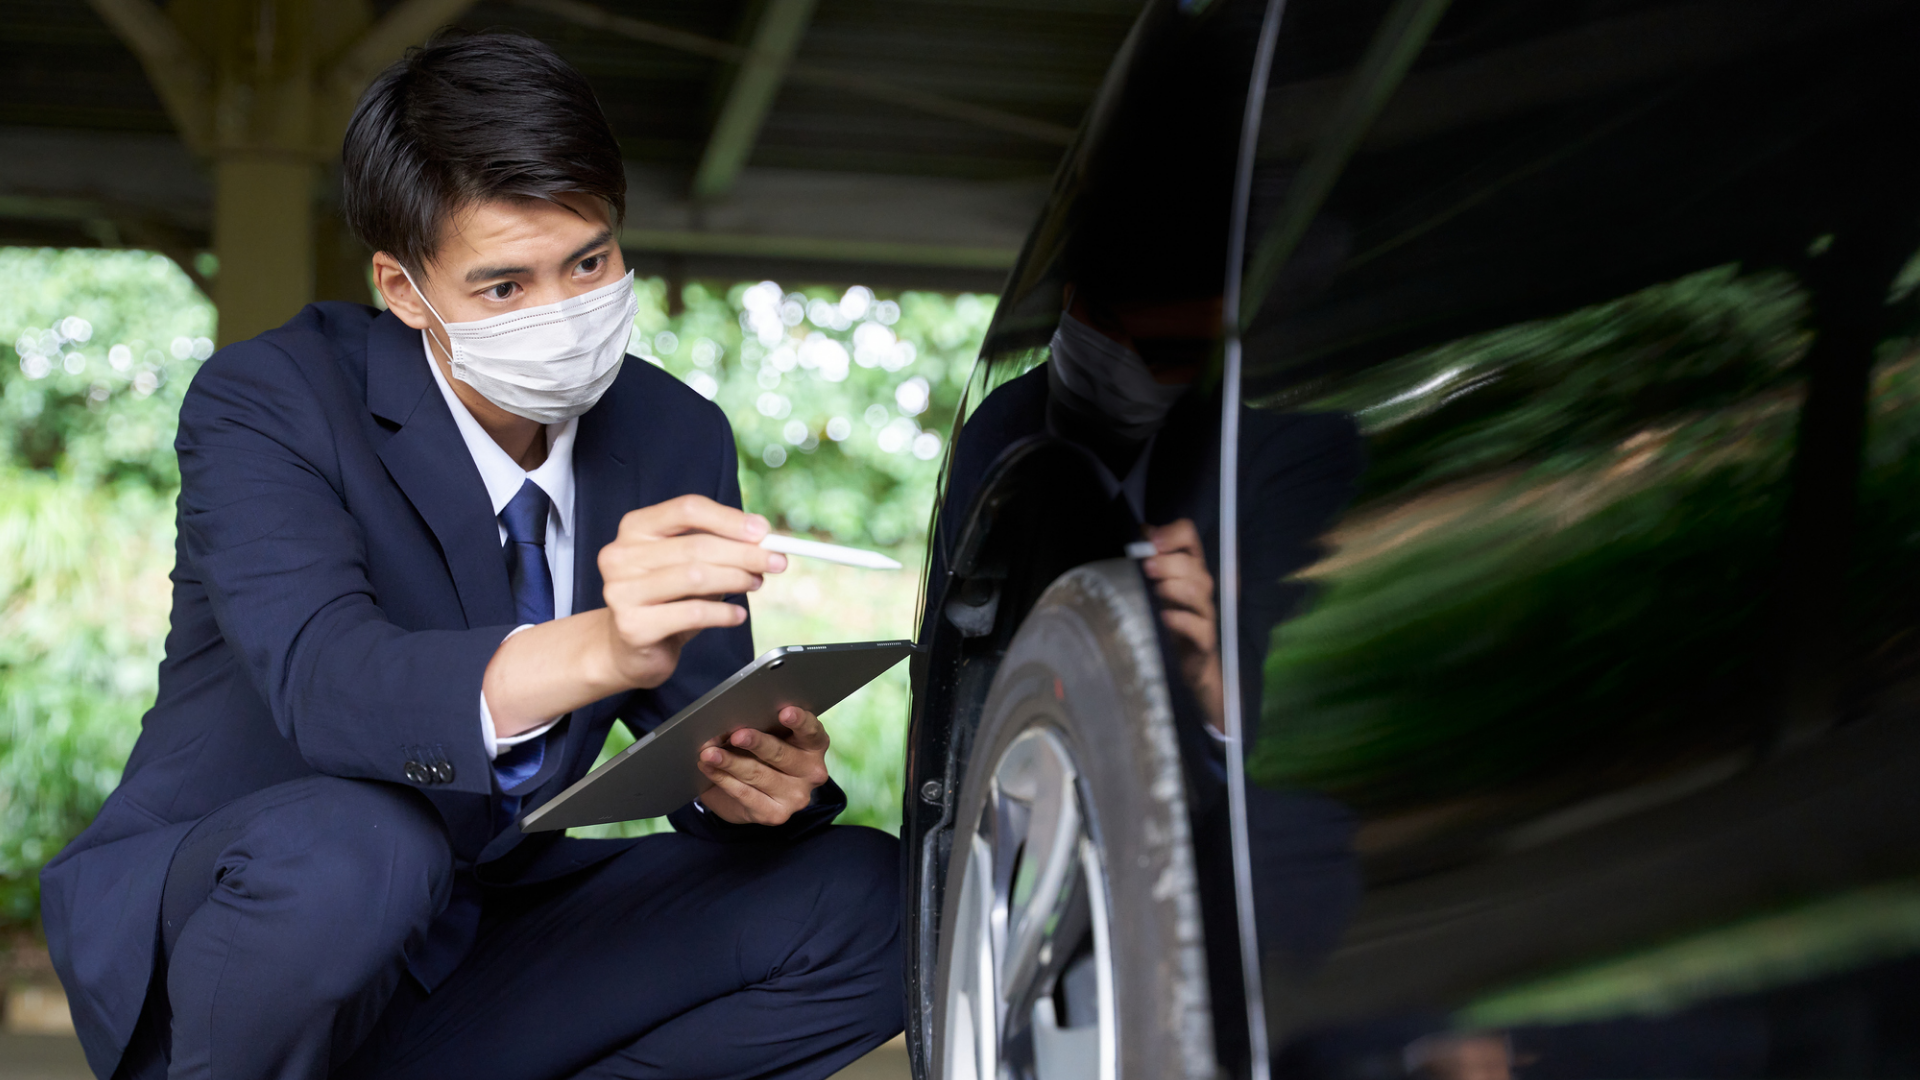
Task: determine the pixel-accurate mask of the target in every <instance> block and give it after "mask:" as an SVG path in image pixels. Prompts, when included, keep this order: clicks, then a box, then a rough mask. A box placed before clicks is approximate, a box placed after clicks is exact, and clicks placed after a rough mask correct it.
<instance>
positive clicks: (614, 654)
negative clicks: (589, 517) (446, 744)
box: [481, 495, 787, 737]
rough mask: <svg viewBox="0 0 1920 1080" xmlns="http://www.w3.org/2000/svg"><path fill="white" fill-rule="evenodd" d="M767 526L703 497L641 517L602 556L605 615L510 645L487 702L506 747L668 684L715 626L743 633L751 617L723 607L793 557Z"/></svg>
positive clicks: (500, 657)
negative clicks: (771, 546) (577, 714)
mask: <svg viewBox="0 0 1920 1080" xmlns="http://www.w3.org/2000/svg"><path fill="white" fill-rule="evenodd" d="M766 535H767V519H766V518H763V517H761V516H760V515H758V514H748V513H745V512H743V511H740V510H735V509H734V508H733V507H731V506H724V505H722V504H720V503H717V502H714V501H713V500H712V499H708V498H703V497H701V496H699V495H682V496H681V497H679V498H677V499H672V500H670V501H668V502H663V503H660V504H659V505H657V506H649V507H647V508H645V509H643V510H635V511H633V512H632V513H630V514H628V515H627V516H626V517H624V518H621V519H620V532H619V534H618V536H617V537H616V538H615V539H614V541H613V543H611V544H608V545H607V546H606V547H604V548H601V549H600V578H601V582H602V588H601V597H602V599H604V600H605V601H606V607H603V608H595V609H594V610H592V611H584V612H580V613H578V614H575V615H570V616H568V617H567V618H564V619H555V620H553V621H552V622H549V623H542V624H540V625H539V626H536V627H533V628H532V629H530V630H527V631H525V632H524V633H519V634H515V635H513V636H512V637H509V638H507V640H506V641H504V642H502V643H501V644H500V648H499V649H498V650H496V651H495V652H494V654H493V660H492V661H491V662H489V663H488V664H487V673H486V677H485V679H484V680H483V682H482V684H481V685H482V692H483V693H485V694H486V698H487V711H488V712H489V713H490V714H491V715H492V717H493V730H494V734H495V735H497V736H500V737H508V736H513V735H518V734H520V733H521V732H525V731H532V730H533V729H535V728H537V727H539V726H540V725H542V724H545V723H548V722H550V721H551V720H553V718H554V717H556V716H560V715H561V714H563V713H567V712H570V711H572V710H574V709H577V708H579V707H580V706H582V705H586V704H588V703H590V702H594V701H598V700H600V699H601V698H604V697H610V696H612V695H614V694H618V693H621V692H623V691H627V690H634V689H643V688H651V687H655V686H659V685H660V684H661V683H663V682H665V681H667V679H668V677H669V676H671V675H672V674H673V669H674V668H675V667H676V666H678V665H679V663H680V649H681V647H682V646H684V645H686V643H687V642H688V641H689V640H690V639H692V637H693V635H695V634H697V633H699V632H700V631H702V630H704V629H706V628H708V627H710V626H739V625H740V624H741V623H742V622H745V621H746V618H747V610H746V608H744V607H741V606H740V605H738V604H729V603H727V602H726V601H725V600H723V599H721V598H722V597H724V596H728V595H730V594H733V593H743V592H752V591H753V590H755V589H758V588H759V587H760V584H761V581H762V580H763V577H764V575H766V574H777V573H779V572H780V571H782V570H785V569H786V568H787V557H786V556H785V555H780V554H776V553H775V552H771V551H767V550H765V549H763V548H761V547H760V546H759V541H760V539H761V538H762V537H764V536H766Z"/></svg>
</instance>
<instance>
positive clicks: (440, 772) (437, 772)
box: [433, 761, 453, 784]
mask: <svg viewBox="0 0 1920 1080" xmlns="http://www.w3.org/2000/svg"><path fill="white" fill-rule="evenodd" d="M433 778H434V780H436V781H438V782H439V783H442V784H451V783H453V762H451V761H441V762H436V763H435V764H434V766H433Z"/></svg>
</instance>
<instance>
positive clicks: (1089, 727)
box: [932, 560, 1215, 1080]
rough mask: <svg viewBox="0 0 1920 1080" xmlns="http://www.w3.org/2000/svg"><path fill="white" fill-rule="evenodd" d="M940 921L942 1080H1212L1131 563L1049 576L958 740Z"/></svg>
mask: <svg viewBox="0 0 1920 1080" xmlns="http://www.w3.org/2000/svg"><path fill="white" fill-rule="evenodd" d="M956 810H957V814H956V816H955V818H954V821H955V826H954V830H955V831H954V837H953V849H952V851H953V854H952V858H951V862H950V864H949V867H948V873H947V888H946V890H945V892H944V895H943V898H942V902H941V912H940V919H939V923H938V925H939V927H940V943H939V953H938V956H939V961H938V963H939V966H938V970H937V972H936V975H935V979H936V985H937V989H936V996H935V1001H934V1009H933V1020H934V1027H935V1030H934V1032H933V1040H932V1043H933V1045H932V1051H933V1054H932V1064H933V1072H934V1075H935V1076H936V1077H939V1078H940V1080H1003V1078H1023V1080H1024V1078H1031V1080H1082V1078H1084V1080H1113V1078H1116V1077H1123V1076H1137V1077H1178V1078H1191V1080H1211V1078H1212V1077H1213V1076H1214V1074H1215V1069H1214V1056H1213V1035H1212V1026H1211V1017H1210V1014H1209V1012H1208V995H1207V979H1206V960H1205V955H1204V952H1203V940H1202V928H1201V916H1200V901H1199V895H1198V891H1197V882H1196V880H1195V876H1194V868H1193V848H1192V843H1191V833H1190V827H1189V821H1188V812H1187V801H1186V784H1185V782H1184V780H1183V778H1182V772H1181V763H1180V755H1179V750H1178V747H1177V745H1176V740H1175V736H1174V729H1173V710H1172V707H1171V704H1170V702H1169V699H1168V695H1167V685H1166V679H1165V673H1164V671H1163V669H1162V664H1161V660H1160V650H1159V646H1158V644H1157V643H1156V639H1155V632H1154V614H1153V609H1152V605H1151V604H1150V603H1149V601H1148V597H1147V593H1146V589H1145V586H1144V584H1143V583H1142V581H1141V578H1140V574H1139V571H1138V569H1137V568H1135V567H1134V566H1133V564H1132V563H1130V562H1128V561H1126V560H1113V561H1110V562H1101V563H1093V564H1089V565H1086V566H1082V567H1079V568H1077V569H1074V570H1072V571H1069V572H1068V573H1066V574H1064V575H1062V576H1061V577H1060V578H1059V579H1058V580H1056V581H1055V582H1054V583H1053V584H1052V585H1051V586H1049V587H1048V589H1047V591H1046V592H1045V593H1044V594H1043V595H1042V596H1041V598H1040V600H1039V601H1038V603H1036V604H1035V606H1034V608H1033V610H1032V611H1031V612H1030V613H1029V614H1028V616H1027V618H1026V620H1025V621H1024V622H1023V623H1022V625H1021V628H1020V630H1019V632H1018V633H1017V634H1015V636H1014V638H1013V640H1012V642H1011V643H1010V645H1009V647H1008V650H1007V654H1006V657H1005V659H1004V661H1003V662H1002V663H1001V665H1000V668H999V671H998V673H997V674H996V676H995V679H994V682H993V686H992V689H991V690H990V692H989V694H988V696H987V701H986V704H985V707H984V709H983V710H982V713H981V722H980V726H979V728H978V729H977V731H976V732H975V733H974V736H973V739H972V741H971V749H970V751H969V753H968V755H967V761H966V767H965V770H964V773H963V780H962V783H961V789H960V793H959V797H958V801H957V803H956Z"/></svg>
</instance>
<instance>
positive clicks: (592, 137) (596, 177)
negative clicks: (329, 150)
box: [341, 31, 627, 272]
mask: <svg viewBox="0 0 1920 1080" xmlns="http://www.w3.org/2000/svg"><path fill="white" fill-rule="evenodd" d="M341 183H342V187H343V189H344V190H343V191H342V198H341V209H342V211H343V212H344V214H345V216H346V219H347V225H348V227H350V228H351V229H353V231H354V233H355V235H357V236H359V237H360V240H361V242H363V243H365V244H366V245H367V246H368V247H369V248H372V249H373V250H374V251H384V252H387V253H388V254H390V255H392V256H394V257H395V258H397V259H399V260H400V262H401V263H402V264H403V265H405V266H406V267H407V268H408V269H409V270H413V271H416V272H417V271H420V270H422V269H424V267H425V266H426V264H427V263H428V262H429V261H430V260H431V259H432V258H433V256H434V253H435V252H436V251H437V250H439V245H440V238H441V230H442V229H443V228H444V227H445V225H446V223H447V221H448V219H449V218H450V217H451V216H452V215H453V213H454V212H455V211H457V210H459V209H461V208H462V207H465V206H468V205H471V204H473V203H476V202H483V201H487V200H490V199H502V198H509V199H510V198H529V199H552V198H553V197H554V196H555V195H559V194H562V193H565V192H574V193H579V194H582V195H589V196H592V197H594V198H597V199H600V200H602V201H603V202H605V203H606V204H607V208H608V213H609V216H610V217H611V218H612V220H613V223H614V225H615V227H616V228H617V227H618V226H619V223H620V221H621V219H622V218H624V217H625V215H626V208H627V178H626V172H625V170H624V169H623V168H622V166H621V162H620V145H619V143H618V142H617V141H616V140H615V139H614V137H613V129H612V128H611V127H610V126H608V124H607V118H606V116H605V114H603V113H602V112H601V111H600V102H599V101H598V100H597V99H595V98H594V96H593V90H592V88H590V87H589V86H588V85H587V80H586V78H585V77H584V76H582V75H581V74H580V73H579V72H578V71H575V70H574V69H573V67H572V66H571V65H569V64H568V63H567V62H566V61H565V60H562V59H560V57H559V56H558V55H557V54H556V53H554V51H553V50H552V49H550V48H548V47H547V46H546V45H545V44H543V43H541V42H540V41H538V40H536V39H534V38H531V37H528V36H527V35H525V34H520V33H514V32H510V31H487V32H485V33H477V34H470V33H464V32H459V31H443V32H441V33H440V34H439V35H436V36H435V37H434V39H433V40H432V41H430V42H428V43H427V44H426V45H424V46H417V47H415V48H411V49H408V50H407V54H406V56H405V57H404V58H403V59H401V60H400V61H399V62H397V63H395V64H394V65H393V66H392V67H389V68H388V69H387V70H386V71H384V72H381V74H380V77H379V78H377V79H375V80H374V81H373V85H371V86H369V87H368V88H367V92H366V93H365V94H364V95H362V96H361V98H360V104H359V106H358V107H356V108H355V109H354V112H353V119H352V120H351V121H349V122H348V124H347V136H346V142H345V145H344V146H343V147H342V148H341Z"/></svg>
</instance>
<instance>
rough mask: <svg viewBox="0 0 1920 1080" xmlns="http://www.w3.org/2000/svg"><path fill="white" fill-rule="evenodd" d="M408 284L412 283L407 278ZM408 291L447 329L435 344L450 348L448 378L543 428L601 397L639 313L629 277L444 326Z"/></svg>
mask: <svg viewBox="0 0 1920 1080" xmlns="http://www.w3.org/2000/svg"><path fill="white" fill-rule="evenodd" d="M400 272H401V273H403V274H406V273H407V271H406V268H405V267H401V269H400ZM407 282H408V283H409V284H413V275H412V274H407ZM413 291H414V292H415V293H417V294H418V295H419V297H420V301H421V302H422V303H424V304H426V305H427V310H428V311H432V312H433V317H434V318H436V319H440V325H441V326H442V327H444V328H445V329H446V332H447V340H446V341H445V342H443V343H442V344H444V345H447V346H449V350H448V351H449V354H450V356H451V358H452V361H453V377H454V378H456V379H459V380H460V381H461V382H463V383H466V384H467V385H468V386H471V387H473V388H474V389H475V390H478V391H480V395H481V396H482V397H484V398H486V399H487V400H488V401H491V402H493V403H494V404H495V405H498V406H500V407H501V408H502V409H505V410H507V411H508V412H510V413H512V414H514V415H515V416H524V417H526V418H527V419H528V420H533V421H537V422H539V423H542V424H558V423H560V422H562V421H564V420H571V419H572V418H574V417H576V416H579V415H580V414H581V413H583V412H586V411H587V410H588V409H591V408H593V406H594V405H595V404H596V403H597V402H598V401H599V400H600V395H602V394H604V393H606V392H607V387H609V386H612V385H613V380H614V377H615V376H617V375H619V374H620V365H621V364H622V363H623V362H625V361H626V358H627V340H628V338H629V337H630V336H631V335H632V334H633V317H634V315H636V314H638V313H639V310H640V302H639V301H638V300H637V299H635V298H634V295H633V271H631V270H629V271H627V276H626V277H623V278H621V279H620V280H619V281H616V282H614V283H613V284H611V285H606V286H602V287H601V288H598V289H595V290H593V291H592V292H586V293H581V294H580V295H579V296H574V297H569V298H567V299H565V300H562V301H560V302H558V303H554V304H542V305H541V306H539V307H530V308H521V309H520V310H518V311H509V312H507V313H506V314H504V315H495V316H494V317H493V318H491V319H480V320H478V321H477V322H459V323H450V322H448V321H447V320H445V319H443V318H441V317H440V313H439V312H438V311H434V307H433V304H432V303H431V302H430V301H428V300H427V294H426V293H424V292H421V291H420V286H419V285H417V284H414V285H413Z"/></svg>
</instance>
